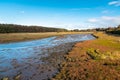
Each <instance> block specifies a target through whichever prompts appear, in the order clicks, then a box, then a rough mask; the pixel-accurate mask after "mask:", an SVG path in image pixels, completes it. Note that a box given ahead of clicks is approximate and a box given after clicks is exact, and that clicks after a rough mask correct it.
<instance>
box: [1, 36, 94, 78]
mask: <svg viewBox="0 0 120 80" xmlns="http://www.w3.org/2000/svg"><path fill="white" fill-rule="evenodd" d="M92 39H95V38H94V37H93V36H92V35H91V34H72V35H64V36H58V37H56V36H55V37H49V38H44V39H39V40H33V41H25V42H15V43H6V44H0V79H1V78H3V77H11V76H15V75H16V74H20V73H22V70H23V69H25V68H26V67H29V65H27V64H35V63H36V64H42V63H43V62H42V61H40V59H38V56H39V58H40V57H44V56H48V55H49V52H52V51H53V52H54V51H59V50H49V51H48V49H49V48H52V47H55V46H59V45H61V44H65V43H73V42H79V41H85V40H92ZM63 50H64V49H63ZM40 54H44V55H40ZM30 72H31V73H34V71H29V73H28V75H30V74H31V73H30ZM26 76H27V73H26ZM11 80H12V77H11ZM24 80H25V78H24ZM31 80H32V79H31ZM36 80H37V79H36Z"/></svg>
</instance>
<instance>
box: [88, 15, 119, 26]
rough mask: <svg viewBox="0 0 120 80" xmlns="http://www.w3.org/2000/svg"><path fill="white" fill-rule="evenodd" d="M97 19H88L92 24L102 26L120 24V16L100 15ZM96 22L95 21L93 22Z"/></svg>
mask: <svg viewBox="0 0 120 80" xmlns="http://www.w3.org/2000/svg"><path fill="white" fill-rule="evenodd" d="M96 20H97V21H95V20H94V19H93V21H92V19H89V20H88V21H89V22H90V23H91V24H97V25H99V26H100V25H101V26H106V27H108V26H117V25H119V24H120V16H102V17H99V18H96ZM93 22H94V23H93Z"/></svg>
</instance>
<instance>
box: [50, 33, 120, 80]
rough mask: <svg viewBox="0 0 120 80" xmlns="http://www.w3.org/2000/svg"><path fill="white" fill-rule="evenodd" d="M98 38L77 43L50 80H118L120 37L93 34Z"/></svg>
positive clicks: (119, 74) (119, 76)
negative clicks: (58, 71)
mask: <svg viewBox="0 0 120 80" xmlns="http://www.w3.org/2000/svg"><path fill="white" fill-rule="evenodd" d="M94 36H97V37H98V38H97V39H96V40H89V41H84V42H79V43H77V44H76V45H75V46H74V47H73V48H72V50H71V51H70V52H69V53H68V54H67V55H66V56H65V61H64V62H63V63H62V64H61V65H60V67H61V68H60V73H58V74H57V75H56V76H55V77H54V78H53V79H52V80H119V79H120V36H113V35H107V34H105V33H102V32H97V33H94Z"/></svg>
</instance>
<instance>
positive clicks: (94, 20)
mask: <svg viewBox="0 0 120 80" xmlns="http://www.w3.org/2000/svg"><path fill="white" fill-rule="evenodd" d="M88 22H90V23H96V22H98V20H97V19H95V18H91V19H88Z"/></svg>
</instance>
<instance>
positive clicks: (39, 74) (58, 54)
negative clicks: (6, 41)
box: [0, 43, 75, 80]
mask: <svg viewBox="0 0 120 80" xmlns="http://www.w3.org/2000/svg"><path fill="white" fill-rule="evenodd" d="M74 44H75V43H66V44H61V45H59V46H55V47H51V48H48V49H43V53H42V54H39V56H37V57H36V58H29V59H28V60H29V63H28V62H27V63H25V62H24V63H17V60H13V61H12V62H11V63H12V65H13V66H14V69H10V70H4V71H3V72H4V73H5V72H6V71H7V72H8V71H9V73H11V74H8V76H6V77H5V76H2V75H0V79H5V78H6V79H7V78H8V80H38V79H39V80H49V79H51V78H52V77H53V76H54V75H55V74H57V73H58V72H59V64H60V63H61V62H63V61H64V55H65V54H66V53H68V52H69V51H70V50H71V49H72V47H73V45H74ZM48 54H49V55H48ZM41 57H42V58H41ZM38 59H39V60H38ZM21 67H22V68H21ZM3 77H4V78H3ZM16 78H17V79H16Z"/></svg>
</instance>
